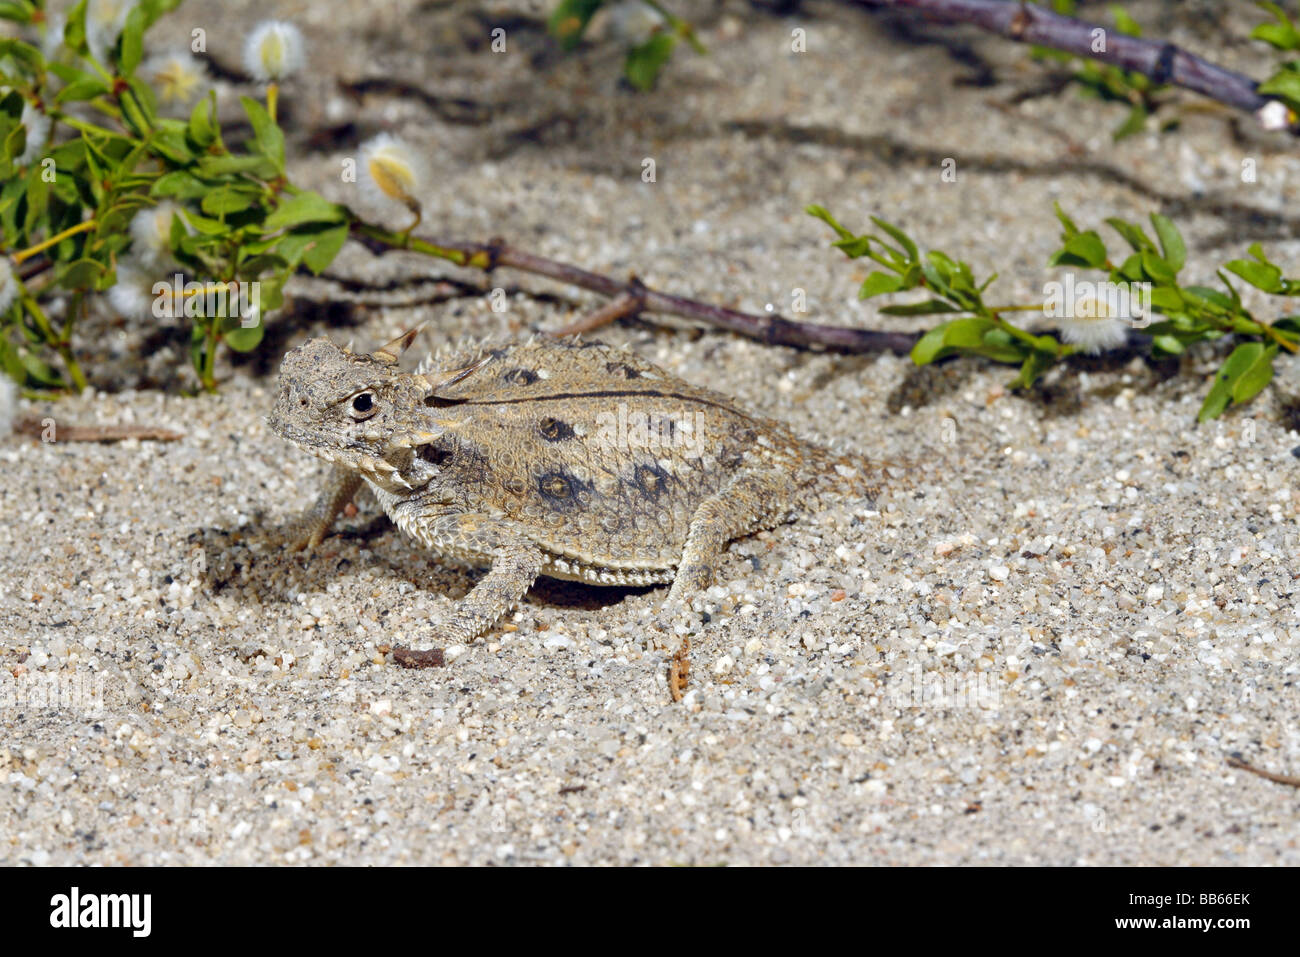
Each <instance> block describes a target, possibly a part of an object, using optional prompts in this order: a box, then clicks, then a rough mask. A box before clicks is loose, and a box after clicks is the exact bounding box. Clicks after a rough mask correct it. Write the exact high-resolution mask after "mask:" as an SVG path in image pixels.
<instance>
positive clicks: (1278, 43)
mask: <svg viewBox="0 0 1300 957" xmlns="http://www.w3.org/2000/svg"><path fill="white" fill-rule="evenodd" d="M1256 6H1259V7H1263V8H1264V9H1265V10H1267V11H1268V12H1269V13H1271V14H1273V16H1274V18H1275V19H1276V20H1277V22H1276V23H1261V24H1260V25H1259V26H1257V27H1255V29H1254V30H1252V31H1251V32H1250V36H1251V38H1252V39H1254V40H1263V41H1264V42H1265V43H1268V44H1271V45H1272V46H1274V47H1276V48H1277V49H1279V50H1295V49H1297V48H1300V31H1297V30H1296V28H1295V24H1294V23H1293V22H1292V21H1291V18H1290V17H1289V16H1288V15H1287V12H1286V11H1285V10H1283V9H1282V8H1281V7H1280V6H1278V5H1277V4H1276V3H1264V2H1257V3H1256Z"/></svg>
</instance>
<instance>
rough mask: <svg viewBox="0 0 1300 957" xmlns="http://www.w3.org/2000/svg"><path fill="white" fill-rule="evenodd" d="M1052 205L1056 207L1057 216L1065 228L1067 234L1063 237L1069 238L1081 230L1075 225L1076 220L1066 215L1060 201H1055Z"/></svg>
mask: <svg viewBox="0 0 1300 957" xmlns="http://www.w3.org/2000/svg"><path fill="white" fill-rule="evenodd" d="M1052 205H1053V207H1054V208H1055V209H1056V218H1057V219H1059V220H1060V221H1061V225H1062V226H1063V227H1064V228H1065V235H1064V236H1062V237H1061V238H1062V239H1069V238H1070V237H1071V236H1073V235H1074V234H1075V233H1077V232H1078V231H1079V227H1078V226H1076V225H1074V220H1073V219H1071V218H1070V217H1069V216H1067V215H1066V213H1065V210H1063V209H1061V204H1060V203H1059V202H1054V203H1053V204H1052Z"/></svg>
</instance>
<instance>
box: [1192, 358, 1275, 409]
mask: <svg viewBox="0 0 1300 957" xmlns="http://www.w3.org/2000/svg"><path fill="white" fill-rule="evenodd" d="M1275 355H1277V346H1276V345H1272V346H1267V347H1266V346H1265V345H1264V344H1263V343H1262V342H1243V343H1242V344H1241V345H1239V346H1237V348H1235V349H1233V350H1232V352H1231V353H1230V354H1229V356H1228V358H1227V359H1225V360H1224V362H1223V365H1221V366H1220V367H1219V371H1218V372H1216V373H1215V375H1214V385H1213V386H1211V388H1210V391H1209V393H1208V394H1207V395H1206V396H1205V401H1204V403H1202V405H1201V411H1200V413H1199V414H1198V415H1197V417H1196V418H1197V421H1199V422H1206V421H1208V420H1210V419H1216V418H1218V417H1219V416H1220V415H1222V414H1223V410H1224V409H1226V408H1227V407H1228V403H1230V402H1234V401H1235V402H1245V401H1247V400H1248V399H1251V398H1253V397H1254V396H1255V395H1257V394H1258V393H1259V391H1260V390H1261V389H1263V388H1264V386H1266V385H1268V383H1269V380H1270V379H1272V378H1273V357H1274V356H1275ZM1238 396H1240V397H1241V398H1238Z"/></svg>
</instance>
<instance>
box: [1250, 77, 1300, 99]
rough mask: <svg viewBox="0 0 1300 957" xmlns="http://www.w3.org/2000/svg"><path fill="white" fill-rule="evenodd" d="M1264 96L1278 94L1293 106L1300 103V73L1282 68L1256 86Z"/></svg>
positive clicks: (1256, 89)
mask: <svg viewBox="0 0 1300 957" xmlns="http://www.w3.org/2000/svg"><path fill="white" fill-rule="evenodd" d="M1255 92H1257V93H1259V94H1261V95H1262V96H1276V97H1281V98H1282V99H1284V100H1286V101H1287V103H1288V105H1290V106H1291V107H1292V108H1294V107H1295V106H1296V104H1297V103H1300V73H1296V72H1294V71H1292V70H1287V69H1282V70H1279V71H1278V72H1276V73H1274V74H1273V75H1272V76H1271V77H1269V78H1268V79H1267V80H1265V81H1264V82H1263V83H1261V84H1260V85H1259V86H1257V87H1256V88H1255Z"/></svg>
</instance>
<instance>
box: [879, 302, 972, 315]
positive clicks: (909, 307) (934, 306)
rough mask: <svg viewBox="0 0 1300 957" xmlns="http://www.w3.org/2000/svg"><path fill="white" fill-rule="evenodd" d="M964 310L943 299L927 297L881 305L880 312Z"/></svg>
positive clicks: (930, 313)
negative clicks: (917, 300)
mask: <svg viewBox="0 0 1300 957" xmlns="http://www.w3.org/2000/svg"><path fill="white" fill-rule="evenodd" d="M962 311H963V310H962V309H961V308H959V307H958V306H954V305H952V304H951V303H947V302H944V301H943V300H941V299H927V300H925V301H924V302H911V303H901V304H898V305H893V306H881V307H880V312H881V313H882V314H883V315H886V316H933V315H939V314H941V313H945V312H962Z"/></svg>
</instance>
